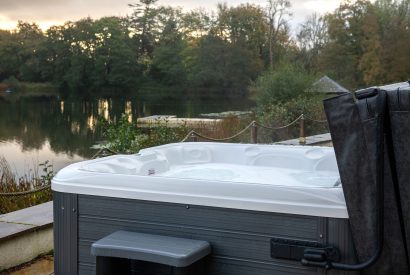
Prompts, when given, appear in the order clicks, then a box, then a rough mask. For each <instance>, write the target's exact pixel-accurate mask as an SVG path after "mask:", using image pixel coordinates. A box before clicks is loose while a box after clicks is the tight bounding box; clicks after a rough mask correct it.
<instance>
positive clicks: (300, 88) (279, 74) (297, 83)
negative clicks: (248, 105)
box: [250, 63, 314, 106]
mask: <svg viewBox="0 0 410 275" xmlns="http://www.w3.org/2000/svg"><path fill="white" fill-rule="evenodd" d="M313 79H314V77H313V76H312V75H310V74H309V73H307V72H306V71H305V70H303V69H302V68H301V67H299V66H297V65H292V64H288V63H284V64H282V65H281V66H280V67H279V68H278V69H277V70H274V71H267V72H265V73H264V74H263V75H262V76H260V77H259V78H258V79H257V80H256V81H255V82H254V83H253V84H252V85H251V87H250V91H251V93H252V95H253V97H255V99H256V100H257V103H258V106H266V105H272V104H279V103H284V102H287V101H289V100H291V99H293V98H296V97H298V96H300V95H302V94H303V92H304V91H305V90H306V89H308V88H309V87H310V86H311V84H312V82H313Z"/></svg>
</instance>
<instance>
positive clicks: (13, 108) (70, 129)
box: [0, 94, 253, 176]
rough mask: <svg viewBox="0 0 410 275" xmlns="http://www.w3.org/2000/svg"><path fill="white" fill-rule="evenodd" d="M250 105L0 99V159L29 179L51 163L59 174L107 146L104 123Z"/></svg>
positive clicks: (245, 102)
mask: <svg viewBox="0 0 410 275" xmlns="http://www.w3.org/2000/svg"><path fill="white" fill-rule="evenodd" d="M252 106H253V102H251V101H249V100H246V99H235V100H234V99H228V98H226V99H224V98H218V99H213V100H200V99H179V100H177V99H155V98H151V99H149V98H148V99H142V98H132V97H129V98H98V99H80V98H77V99H62V98H59V97H46V96H44V97H20V96H18V95H13V94H10V95H3V96H0V157H1V156H3V157H5V158H6V160H7V161H8V162H9V164H10V165H11V167H12V170H13V171H15V172H16V174H17V175H19V176H23V175H24V174H26V173H27V172H29V171H30V169H34V168H37V165H38V164H39V163H42V162H44V161H46V160H48V161H50V162H51V163H52V164H53V167H54V171H58V170H59V169H61V168H62V167H64V166H66V165H68V164H70V163H73V162H77V161H81V160H84V159H88V158H90V157H92V156H93V155H94V154H95V152H96V150H95V149H91V146H92V145H94V144H96V143H98V142H99V141H101V133H99V132H98V130H96V127H95V126H96V123H97V120H98V118H99V117H104V118H105V119H111V120H113V119H116V118H118V117H120V116H121V114H122V113H127V114H128V115H130V117H131V118H132V119H133V120H135V119H136V118H138V117H144V116H149V115H177V116H178V117H197V116H198V115H199V114H201V113H213V112H223V111H231V110H234V111H244V110H249V109H250V108H251V107H252Z"/></svg>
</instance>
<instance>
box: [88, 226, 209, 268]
mask: <svg viewBox="0 0 410 275" xmlns="http://www.w3.org/2000/svg"><path fill="white" fill-rule="evenodd" d="M210 253H211V246H210V244H209V243H208V242H206V241H199V240H191V239H183V238H175V237H168V236H161V235H151V234H143V233H136V232H129V231H117V232H114V233H112V234H111V235H108V236H106V237H104V238H102V239H100V240H98V241H96V242H95V243H93V244H92V246H91V254H92V255H94V256H96V257H97V263H96V273H97V275H108V274H124V275H131V274H135V275H137V274H138V275H151V274H152V275H154V274H155V275H159V274H161V275H162V274H164V275H165V274H169V275H171V274H172V275H177V274H178V275H191V274H195V275H200V274H204V271H205V267H204V258H205V256H207V255H209V254H210Z"/></svg>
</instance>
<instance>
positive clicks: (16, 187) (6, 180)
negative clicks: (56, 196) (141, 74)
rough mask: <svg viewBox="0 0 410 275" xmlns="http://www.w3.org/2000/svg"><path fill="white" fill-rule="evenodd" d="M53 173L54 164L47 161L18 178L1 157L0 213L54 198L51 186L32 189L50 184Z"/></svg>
mask: <svg viewBox="0 0 410 275" xmlns="http://www.w3.org/2000/svg"><path fill="white" fill-rule="evenodd" d="M53 175H54V172H53V168H52V166H51V165H50V164H49V163H48V162H45V163H42V164H40V165H39V166H38V169H34V170H30V171H29V172H27V173H26V175H25V176H23V177H20V178H17V176H16V175H15V173H13V171H12V169H11V167H10V164H9V163H8V162H7V160H6V159H5V158H4V157H0V214H4V213H8V212H12V211H16V210H19V209H23V208H26V207H30V206H34V205H37V204H40V203H44V202H47V201H50V200H52V194H51V189H50V188H46V189H44V190H42V191H38V192H34V193H33V192H30V191H33V190H37V189H41V188H43V187H47V186H49V185H50V184H51V178H52V177H53ZM11 194H12V195H11Z"/></svg>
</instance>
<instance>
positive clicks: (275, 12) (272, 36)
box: [266, 0, 292, 70]
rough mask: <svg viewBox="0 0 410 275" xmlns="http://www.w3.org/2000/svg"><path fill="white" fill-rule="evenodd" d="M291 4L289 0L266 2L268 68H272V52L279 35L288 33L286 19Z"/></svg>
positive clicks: (290, 14)
mask: <svg viewBox="0 0 410 275" xmlns="http://www.w3.org/2000/svg"><path fill="white" fill-rule="evenodd" d="M290 8H291V3H290V1H289V0H268V6H267V9H266V18H267V20H268V24H269V32H268V45H269V67H270V69H271V70H273V68H274V60H273V59H274V54H275V53H274V51H275V47H276V45H277V44H279V38H280V36H281V35H284V34H285V35H286V36H287V33H288V28H289V27H288V22H287V19H288V18H289V17H290V16H292V13H291V12H290V11H289V10H290Z"/></svg>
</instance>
